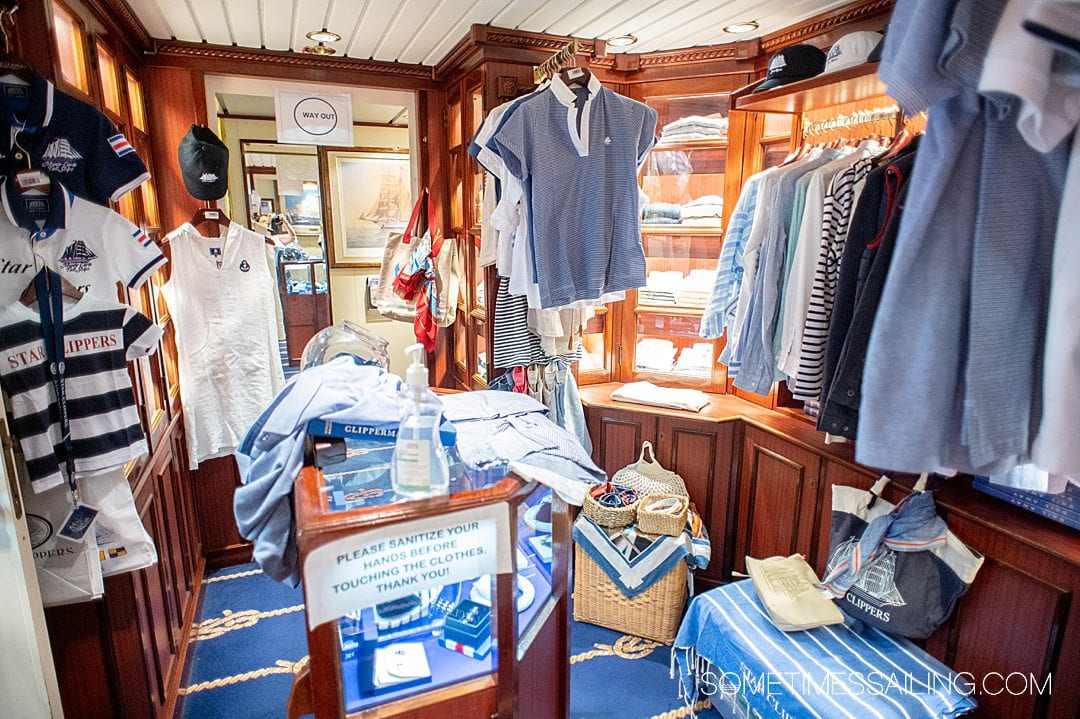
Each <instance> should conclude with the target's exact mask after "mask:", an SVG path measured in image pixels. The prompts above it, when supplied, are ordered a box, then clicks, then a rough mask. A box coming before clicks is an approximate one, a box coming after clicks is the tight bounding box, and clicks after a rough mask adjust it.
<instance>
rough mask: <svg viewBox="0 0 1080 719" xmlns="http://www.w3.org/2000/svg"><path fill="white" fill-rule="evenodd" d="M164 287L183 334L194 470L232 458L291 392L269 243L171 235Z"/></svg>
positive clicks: (238, 236)
mask: <svg viewBox="0 0 1080 719" xmlns="http://www.w3.org/2000/svg"><path fill="white" fill-rule="evenodd" d="M169 243H170V246H171V248H172V275H171V277H170V278H169V281H168V283H166V284H165V286H164V287H162V293H163V294H164V295H165V301H166V302H167V303H168V305H169V311H170V313H171V316H172V318H173V322H174V323H175V326H176V333H177V335H176V344H177V354H178V356H179V361H180V397H181V400H182V401H183V404H184V427H185V430H186V436H187V444H188V454H189V458H190V460H191V465H192V468H193V469H194V468H197V467H198V465H199V462H201V461H203V460H206V459H210V458H212V457H220V456H224V455H228V454H231V453H232V452H233V451H234V450H235V449H236V447H237V445H238V444H239V443H240V440H241V439H242V438H243V436H244V433H245V432H246V431H247V429H248V427H250V426H251V424H252V423H253V422H254V421H255V419H256V418H257V417H258V416H259V413H260V412H262V411H263V409H265V408H266V407H267V406H268V405H269V404H270V402H271V401H273V399H274V396H275V395H277V393H278V392H279V391H280V390H281V388H282V386H283V385H284V382H285V380H284V375H283V372H282V368H281V359H280V356H279V349H278V331H277V324H276V321H275V317H276V314H275V310H274V304H275V303H276V302H277V290H276V288H275V286H274V278H273V277H272V276H271V275H270V271H269V269H268V267H267V264H266V245H265V238H264V237H262V236H261V235H257V234H255V233H254V232H252V231H251V230H247V229H245V228H243V227H241V226H240V225H238V224H236V223H235V222H233V223H231V224H230V225H229V228H228V230H227V231H226V233H225V236H224V237H221V238H215V237H203V236H202V235H200V234H199V233H198V231H197V230H196V229H195V228H194V227H192V226H191V225H189V224H184V225H182V226H181V227H180V228H179V229H177V230H175V231H174V232H172V233H171V234H170V235H169Z"/></svg>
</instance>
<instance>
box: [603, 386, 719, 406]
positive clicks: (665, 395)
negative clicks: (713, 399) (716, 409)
mask: <svg viewBox="0 0 1080 719" xmlns="http://www.w3.org/2000/svg"><path fill="white" fill-rule="evenodd" d="M611 398H612V399H613V400H615V401H616V402H630V403H632V404H645V405H649V406H652V407H667V408H669V409H684V410H686V411H688V412H700V411H701V408H702V407H704V406H705V405H707V404H708V403H709V398H708V396H707V395H706V394H705V393H704V392H700V391H698V390H696V389H675V388H673V387H658V386H656V385H655V384H653V383H652V382H628V383H627V384H624V385H623V386H622V387H620V388H619V389H617V390H615V391H614V392H612V393H611Z"/></svg>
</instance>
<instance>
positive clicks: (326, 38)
mask: <svg viewBox="0 0 1080 719" xmlns="http://www.w3.org/2000/svg"><path fill="white" fill-rule="evenodd" d="M307 39H308V40H314V41H315V42H317V43H319V44H320V45H321V44H322V43H324V42H338V41H339V40H341V35H338V34H337V33H336V32H331V31H329V30H327V29H326V28H323V29H322V30H312V31H311V32H309V33H308V34H307Z"/></svg>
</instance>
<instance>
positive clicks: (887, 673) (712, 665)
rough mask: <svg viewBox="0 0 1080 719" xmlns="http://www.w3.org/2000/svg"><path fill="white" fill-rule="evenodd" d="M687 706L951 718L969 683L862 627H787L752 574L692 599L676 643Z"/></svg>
mask: <svg viewBox="0 0 1080 719" xmlns="http://www.w3.org/2000/svg"><path fill="white" fill-rule="evenodd" d="M671 654H672V672H673V673H674V672H675V671H676V670H677V671H678V674H679V692H680V695H681V696H682V697H683V698H684V699H686V701H687V703H688V704H689V703H691V702H693V701H696V700H697V699H699V698H700V697H701V696H708V697H709V698H710V699H711V700H712V703H713V705H714V707H716V708H717V710H718V711H719V712H720V713H721V714H722V715H723V716H725V717H729V718H731V719H734V718H736V717H737V718H739V719H741V718H742V717H758V716H760V717H780V718H781V719H951V718H952V717H958V716H962V715H964V714H967V713H969V712H971V711H973V710H974V709H975V701H974V700H973V699H971V697H970V696H968V694H969V693H970V688H969V684H968V683H967V682H966V681H965V680H964V679H963V678H962V677H960V676H959V675H957V674H956V673H955V672H953V671H952V670H951V669H949V668H948V667H946V666H945V665H943V664H941V663H940V662H939V661H937V660H936V659H934V658H933V657H931V656H930V655H929V654H927V653H926V652H924V651H922V650H921V649H919V648H918V647H916V646H915V645H914V644H912V643H911V642H909V641H907V640H906V639H901V638H896V637H892V636H890V635H888V634H885V633H883V632H881V631H878V630H877V629H873V628H871V627H865V628H863V629H862V630H861V631H855V630H854V629H852V628H850V627H848V626H847V625H836V626H831V627H820V628H818V629H812V630H809V631H803V632H782V631H780V630H779V629H777V628H776V627H774V626H773V625H772V623H771V622H770V621H769V618H768V615H767V614H766V613H765V608H764V607H763V606H762V605H761V602H760V601H759V600H758V597H757V594H756V593H755V592H754V587H753V585H752V584H751V583H750V580H743V581H740V582H735V583H732V584H728V585H725V586H723V587H718V588H716V589H714V590H711V591H708V592H705V593H704V594H700V595H698V596H697V597H694V600H693V602H691V604H690V609H689V610H688V611H687V614H686V617H684V618H683V623H682V626H681V627H680V628H679V634H678V636H677V637H676V638H675V646H674V648H673V649H672V653H671Z"/></svg>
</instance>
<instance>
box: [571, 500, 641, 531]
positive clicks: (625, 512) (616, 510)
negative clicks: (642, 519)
mask: <svg viewBox="0 0 1080 719" xmlns="http://www.w3.org/2000/svg"><path fill="white" fill-rule="evenodd" d="M640 505H641V497H640V496H639V497H638V500H637V501H636V502H634V503H633V504H628V505H626V506H625V507H605V506H604V505H602V504H600V503H599V502H597V501H596V500H595V499H594V498H593V496H592V494H591V493H590V492H586V493H585V501H584V502H582V504H581V510H582V511H583V512H585V516H586V517H588V518H589V519H591V520H592V521H594V522H596V523H597V524H599V525H600V526H601V527H608V528H609V529H621V528H622V527H625V526H626V525H628V524H633V523H634V521H635V520H636V519H637V508H638V507H639V506H640Z"/></svg>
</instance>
